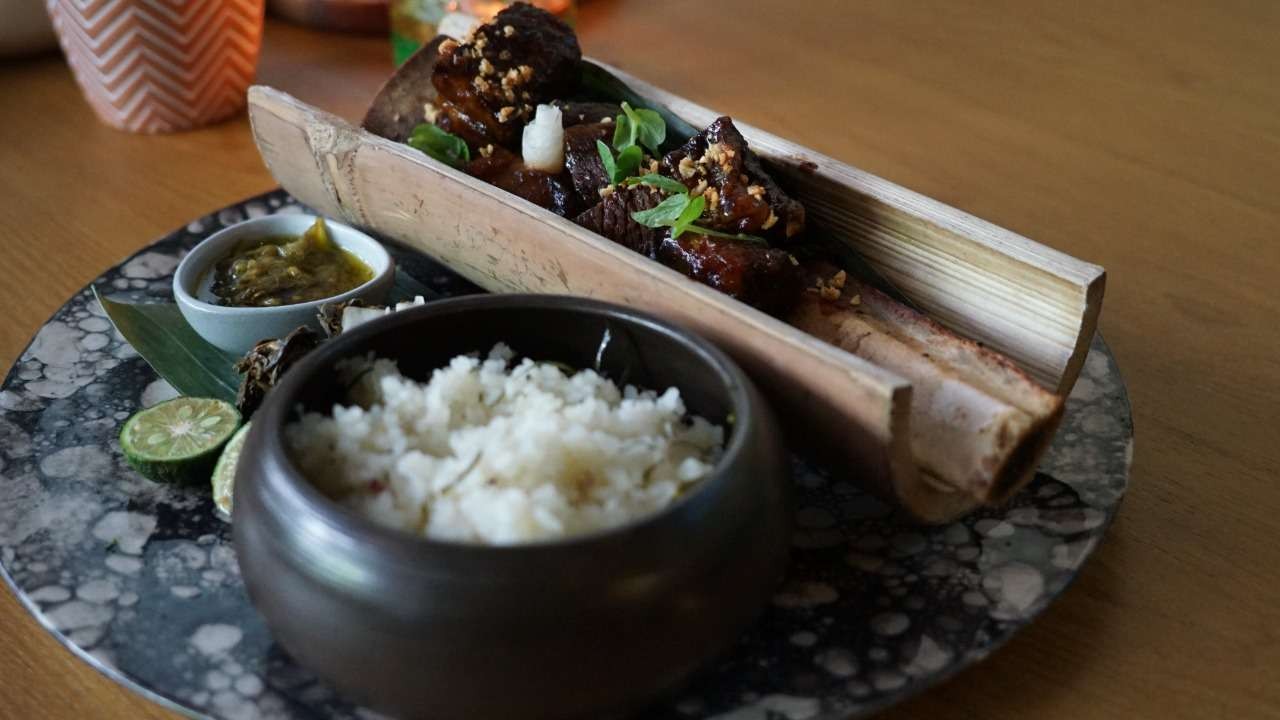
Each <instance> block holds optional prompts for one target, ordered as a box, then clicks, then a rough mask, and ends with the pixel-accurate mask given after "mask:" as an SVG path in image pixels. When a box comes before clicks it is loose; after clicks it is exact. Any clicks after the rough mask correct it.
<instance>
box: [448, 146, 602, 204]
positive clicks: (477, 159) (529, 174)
mask: <svg viewBox="0 0 1280 720" xmlns="http://www.w3.org/2000/svg"><path fill="white" fill-rule="evenodd" d="M463 170H464V171H465V172H466V173H467V174H468V175H471V176H472V177H476V178H479V179H481V180H483V181H485V182H487V183H489V184H490V185H493V186H495V187H499V188H502V189H503V190H506V191H507V192H509V193H511V194H513V195H519V196H520V197H522V198H524V199H525V200H528V201H529V202H531V203H533V204H534V205H538V206H540V207H544V208H546V209H548V210H550V211H551V212H553V213H555V214H557V215H560V216H561V217H572V216H573V215H574V214H576V213H577V212H578V210H579V209H580V208H582V207H583V203H581V202H580V201H579V200H578V196H577V194H575V193H574V192H573V186H572V185H570V184H569V182H568V180H567V177H566V175H565V174H564V173H561V174H558V175H553V174H551V173H549V172H544V171H542V170H534V169H532V168H528V167H525V164H524V162H523V161H521V159H520V157H519V156H517V155H516V154H515V153H513V152H511V151H510V150H507V149H506V148H502V147H495V146H493V145H486V146H484V147H483V148H482V149H481V151H480V152H478V153H476V154H474V155H472V157H471V162H469V163H467V164H466V166H465V167H463Z"/></svg>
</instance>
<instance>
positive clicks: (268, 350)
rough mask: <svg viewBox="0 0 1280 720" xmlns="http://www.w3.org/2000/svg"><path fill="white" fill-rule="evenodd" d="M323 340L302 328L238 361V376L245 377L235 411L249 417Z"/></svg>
mask: <svg viewBox="0 0 1280 720" xmlns="http://www.w3.org/2000/svg"><path fill="white" fill-rule="evenodd" d="M323 340H324V338H323V337H322V336H321V335H320V333H318V332H316V331H315V330H312V329H311V328H309V327H306V326H302V327H299V328H298V329H296V330H294V331H293V332H291V333H289V334H288V335H285V336H284V337H283V338H279V339H273V340H263V341H261V342H259V343H258V344H257V345H254V346H253V348H252V349H250V350H249V352H247V353H245V356H244V357H242V358H240V359H239V360H238V361H236V372H238V373H240V374H242V375H244V377H243V378H241V379H240V389H239V391H238V392H237V393H236V408H237V409H238V410H240V414H241V415H243V416H245V417H249V416H250V415H252V414H253V413H254V411H256V410H257V409H258V407H259V406H261V405H262V401H263V400H265V399H266V397H267V393H268V392H269V391H270V390H271V388H273V387H275V386H276V385H278V384H279V383H280V378H281V377H282V376H283V375H284V374H285V372H287V371H288V370H289V368H291V367H293V366H294V365H296V364H297V362H298V361H299V360H301V359H302V357H303V356H304V355H306V354H307V353H309V352H311V351H312V350H314V349H316V347H318V346H319V345H320V343H321V342H322V341H323Z"/></svg>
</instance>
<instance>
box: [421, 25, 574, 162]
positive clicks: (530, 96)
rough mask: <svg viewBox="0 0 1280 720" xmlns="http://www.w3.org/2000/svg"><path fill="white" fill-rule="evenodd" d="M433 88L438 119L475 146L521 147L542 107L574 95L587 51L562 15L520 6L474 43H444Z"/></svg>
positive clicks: (478, 31)
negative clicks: (537, 109)
mask: <svg viewBox="0 0 1280 720" xmlns="http://www.w3.org/2000/svg"><path fill="white" fill-rule="evenodd" d="M438 52H439V55H438V59H437V60H436V65H435V70H434V72H433V73H432V75H431V84H432V85H434V86H435V88H436V90H437V92H438V93H439V97H438V99H437V102H436V109H437V111H438V112H437V113H436V116H435V118H434V120H433V122H435V123H436V125H438V126H439V127H440V128H441V129H443V130H446V131H448V132H450V133H453V134H454V135H457V136H459V137H461V138H462V139H464V140H466V141H467V142H468V144H470V145H472V146H473V147H478V146H482V145H485V144H488V143H491V142H492V143H496V144H497V145H500V146H502V147H505V148H508V149H511V150H516V149H518V148H519V146H520V131H521V128H522V127H523V126H524V123H526V122H528V121H529V120H530V119H532V117H533V109H534V107H536V106H537V105H538V104H539V103H546V102H550V101H551V100H553V99H555V98H562V97H566V96H568V95H569V94H571V93H572V91H573V89H574V87H575V85H576V84H577V79H578V63H579V61H580V60H581V59H582V50H581V49H580V48H579V47H578V39H577V37H575V36H574V34H573V30H571V29H569V26H568V25H565V24H564V23H563V22H561V21H560V20H559V19H558V18H556V16H554V15H552V14H551V13H548V12H547V11H545V10H540V9H538V8H535V7H533V6H531V5H526V4H523V3H518V4H516V5H512V6H511V7H508V8H506V9H505V10H503V11H502V12H500V13H498V14H497V16H496V17H494V19H493V20H492V21H491V22H489V23H487V24H485V25H481V26H480V27H478V28H476V29H475V31H474V32H473V33H472V35H471V37H470V39H468V40H467V41H466V42H463V43H458V42H455V41H450V40H446V41H444V42H442V43H441V44H440V47H439V50H438Z"/></svg>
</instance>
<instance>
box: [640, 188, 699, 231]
mask: <svg viewBox="0 0 1280 720" xmlns="http://www.w3.org/2000/svg"><path fill="white" fill-rule="evenodd" d="M699 200H701V198H699ZM689 205H690V201H689V196H688V195H683V194H681V195H672V196H671V197H669V198H667V199H666V200H663V201H662V202H660V203H658V204H657V205H655V206H654V207H652V208H650V209H648V210H637V211H635V212H633V213H631V219H632V220H635V221H636V222H638V223H640V224H641V225H643V226H645V227H651V228H659V227H670V226H671V225H672V224H673V223H675V222H676V220H678V219H679V218H680V216H681V215H683V214H684V212H685V210H687V209H688V207H689Z"/></svg>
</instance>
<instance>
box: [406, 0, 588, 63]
mask: <svg viewBox="0 0 1280 720" xmlns="http://www.w3.org/2000/svg"><path fill="white" fill-rule="evenodd" d="M526 2H529V4H531V5H536V6H537V7H540V8H542V9H544V10H548V11H550V12H553V13H555V14H556V15H558V16H559V17H560V19H562V20H564V21H565V22H568V23H569V24H570V25H572V24H573V21H574V17H575V14H576V11H577V2H576V0H526ZM510 4H511V2H510V0H391V50H392V54H393V55H394V57H395V62H396V65H399V64H400V63H402V62H404V61H405V59H406V58H408V57H409V56H410V55H412V54H413V51H415V50H417V49H418V48H420V47H422V45H423V44H424V43H426V42H427V41H428V40H430V39H431V38H433V37H435V36H436V35H437V34H438V32H439V31H440V26H441V24H442V23H445V22H446V17H448V16H450V15H454V14H461V15H471V16H474V17H476V18H478V19H480V20H481V21H485V20H488V19H489V18H491V17H493V16H494V15H496V14H498V11H499V10H501V9H502V8H504V7H506V6H508V5H510ZM446 30H447V28H446Z"/></svg>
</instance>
